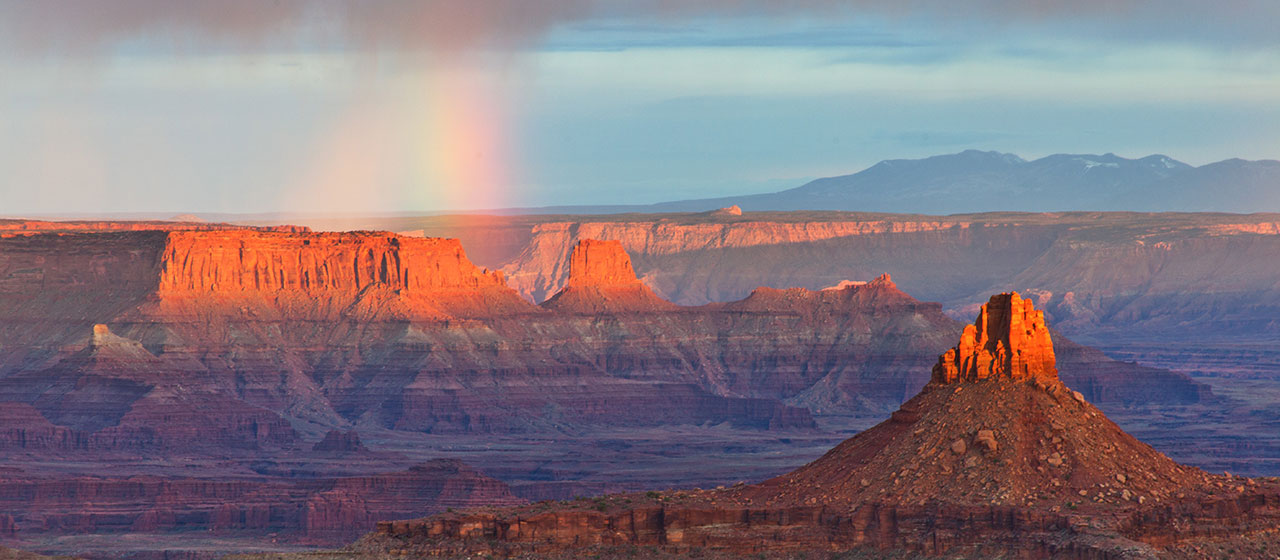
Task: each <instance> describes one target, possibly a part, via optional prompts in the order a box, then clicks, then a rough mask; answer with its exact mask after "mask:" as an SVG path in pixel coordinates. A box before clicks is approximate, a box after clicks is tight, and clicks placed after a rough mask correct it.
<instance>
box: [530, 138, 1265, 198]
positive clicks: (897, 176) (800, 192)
mask: <svg viewBox="0 0 1280 560" xmlns="http://www.w3.org/2000/svg"><path fill="white" fill-rule="evenodd" d="M732 205H737V206H740V207H741V208H742V209H743V210H746V211H764V210H775V211H777V210H846V211H866V212H899V213H920V214H961V213H974V212H992V211H1025V212H1057V211H1071V210H1106V211H1143V212H1153V211H1175V212H1240V213H1252V212H1277V211H1280V161H1275V160H1260V161H1246V160H1241V159H1229V160H1225V161H1220V162H1217V163H1211V164H1208V165H1204V166H1201V167H1193V166H1191V165H1187V164H1185V163H1182V162H1180V161H1177V160H1175V159H1172V158H1169V157H1167V156H1163V155H1151V156H1147V157H1144V158H1140V159H1127V158H1122V157H1120V156H1117V155H1115V154H1105V155H1100V156H1099V155H1087V154H1085V155H1076V154H1056V155H1051V156H1047V157H1043V158H1040V159H1036V160H1031V161H1027V160H1024V159H1022V158H1020V157H1018V156H1016V155H1014V154H1006V153H1000V152H982V151H978V150H966V151H964V152H960V153H958V154H949V155H941V156H934V157H929V158H925V159H895V160H885V161H882V162H880V163H877V164H875V165H873V166H871V167H869V168H867V169H864V170H862V171H859V172H857V173H854V174H852V175H841V176H838V177H827V178H823V179H816V180H814V181H810V182H809V183H806V184H804V185H801V186H799V187H796V188H793V189H788V190H784V191H780V192H776V193H767V194H754V195H742V196H727V197H719V198H707V199H697V200H680V201H673V202H664V203H659V204H651V205H634V206H560V207H547V208H537V209H521V210H518V211H514V212H512V213H520V214H526V213H572V214H577V213H618V212H701V211H706V210H713V209H716V208H722V207H727V206H732Z"/></svg>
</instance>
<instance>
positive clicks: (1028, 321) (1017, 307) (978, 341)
mask: <svg viewBox="0 0 1280 560" xmlns="http://www.w3.org/2000/svg"><path fill="white" fill-rule="evenodd" d="M1055 364H1056V359H1055V358H1054V355H1053V342H1052V341H1051V340H1050V339H1049V327H1047V326H1045V324H1044V312H1043V311H1039V310H1037V309H1035V307H1034V306H1033V305H1032V302H1031V300H1024V299H1022V298H1021V297H1019V296H1018V293H1017V292H1012V293H1005V294H1000V295H996V296H992V297H991V301H989V302H987V303H986V304H984V305H983V306H982V309H981V310H980V311H979V312H978V320H977V321H975V322H974V323H973V324H972V325H966V326H965V327H964V332H963V333H962V334H961V335H960V343H959V344H957V345H956V347H955V348H952V349H951V350H948V351H947V352H946V353H945V354H943V355H942V356H941V357H939V358H938V364H937V365H935V366H933V381H934V382H935V383H956V382H960V381H976V380H980V379H986V378H988V377H1004V378H1009V379H1013V380H1024V379H1038V380H1041V381H1046V382H1048V381H1056V380H1057V379H1058V368H1057V367H1056V365H1055Z"/></svg>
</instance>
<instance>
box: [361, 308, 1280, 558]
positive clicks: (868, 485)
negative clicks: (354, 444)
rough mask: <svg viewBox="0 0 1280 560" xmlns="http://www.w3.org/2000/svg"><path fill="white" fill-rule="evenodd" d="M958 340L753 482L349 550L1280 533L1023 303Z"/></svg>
mask: <svg viewBox="0 0 1280 560" xmlns="http://www.w3.org/2000/svg"><path fill="white" fill-rule="evenodd" d="M959 338H960V342H959V343H958V344H957V345H956V346H955V347H953V348H951V349H949V350H948V351H947V352H945V353H944V354H943V355H942V356H940V357H939V358H938V361H937V363H936V364H935V366H934V367H933V369H932V376H931V381H930V383H929V384H928V385H926V386H925V387H924V389H923V390H922V391H921V392H920V393H919V394H918V395H916V396H915V397H913V398H912V399H910V400H909V401H907V402H906V403H904V404H903V406H902V407H901V408H900V409H899V410H897V411H895V412H894V413H893V414H892V415H891V417H890V418H889V419H888V420H886V421H884V422H882V423H881V424H879V425H877V426H875V427H873V428H871V429H869V430H867V431H865V432H862V433H860V434H858V435H856V436H854V437H852V438H850V439H848V440H846V441H845V442H843V443H841V444H840V445H838V446H836V447H835V448H833V449H832V450H831V451H829V452H828V453H827V454H826V455H824V456H822V457H821V458H819V459H817V460H815V461H813V462H812V463H810V464H808V465H805V466H803V467H800V468H799V469H796V470H794V471H792V472H790V473H787V474H784V475H781V476H779V477H776V478H773V479H770V480H767V481H764V482H762V483H759V484H753V485H738V486H734V487H730V488H719V489H716V490H707V491H701V490H698V491H687V492H679V491H675V492H650V493H647V494H633V495H619V496H605V497H601V498H598V499H596V500H594V501H587V502H572V503H568V504H566V503H540V504H533V505H530V506H525V507H520V508H506V509H495V508H487V509H478V510H472V511H464V512H450V513H446V514H442V515H438V516H435V517H431V518H427V519H422V520H413V521H402V522H387V523H382V524H379V527H378V531H377V533H376V534H375V535H373V536H372V537H370V538H367V539H365V540H363V541H361V543H359V544H358V545H357V548H356V549H357V550H359V551H362V552H363V553H364V554H366V555H371V556H376V555H378V554H381V553H384V552H386V551H389V550H401V551H405V552H406V553H411V554H418V555H424V556H431V555H449V554H476V553H482V554H491V555H496V556H499V557H516V556H521V557H523V555H528V554H530V553H535V554H543V555H551V556H555V555H564V556H572V555H574V554H576V553H580V552H583V551H586V550H598V549H599V547H652V548H654V549H659V550H662V551H664V552H667V553H677V554H679V553H690V554H691V555H692V553H694V552H695V551H698V552H699V553H705V552H707V551H710V552H714V553H727V554H736V555H745V554H759V553H766V552H788V553H802V552H803V553H810V552H818V551H821V552H833V551H843V550H854V549H859V548H873V549H881V550H886V549H888V550H899V551H904V550H905V551H911V552H917V553H922V554H925V555H939V556H944V555H945V556H948V557H950V556H954V555H965V556H968V555H974V556H991V557H1004V556H1011V557H1018V558H1081V559H1084V558H1090V559H1098V558H1102V559H1111V558H1116V559H1119V558H1156V557H1158V556H1159V555H1160V554H1161V553H1162V550H1164V549H1167V548H1169V547H1175V546H1176V547H1179V550H1178V552H1179V553H1183V552H1184V551H1187V550H1191V549H1190V548H1188V546H1187V545H1194V544H1197V543H1202V542H1206V541H1210V540H1214V539H1222V538H1235V539H1244V540H1245V541H1247V539H1249V538H1253V537H1255V536H1256V537H1260V538H1263V539H1266V538H1268V535H1269V534H1271V533H1273V532H1274V529H1275V526H1276V523H1278V522H1280V483H1278V482H1276V481H1275V480H1254V479H1241V478H1236V477H1231V476H1229V475H1227V476H1213V475H1209V474H1207V473H1205V472H1203V471H1201V470H1199V469H1196V468H1193V467H1188V466H1184V465H1180V464H1178V463H1176V462H1174V461H1172V460H1170V459H1169V458H1168V457H1165V456H1164V455H1162V454H1160V453H1159V452H1157V451H1155V450H1154V449H1152V448H1151V447H1149V446H1147V445H1145V444H1143V443H1142V442H1140V441H1138V440H1137V439H1135V438H1133V437H1132V436H1130V435H1128V434H1126V433H1125V432H1124V431H1123V430H1121V429H1120V428H1119V427H1118V426H1116V425H1115V424H1114V423H1112V422H1111V421H1110V420H1108V419H1107V418H1106V416H1105V415H1103V413H1102V412H1101V411H1100V410H1099V409H1097V408H1096V407H1094V406H1092V405H1090V404H1089V403H1088V402H1087V401H1086V400H1085V398H1084V396H1083V395H1081V394H1080V393H1078V392H1076V391H1073V390H1072V389H1070V388H1069V387H1068V386H1067V385H1065V384H1064V383H1063V382H1062V381H1061V380H1059V378H1058V372H1057V368H1056V360H1055V356H1054V352H1053V345H1052V342H1051V340H1050V334H1049V330H1048V327H1047V326H1046V325H1045V322H1044V316H1043V313H1042V312H1040V311H1039V310H1036V309H1034V307H1033V306H1032V305H1031V302H1030V301H1026V300H1022V299H1021V298H1020V297H1019V296H1018V295H1017V294H1016V293H1006V294H1000V295H997V296H993V297H992V298H991V299H990V301H989V302H988V303H987V304H986V305H985V306H983V307H982V309H981V310H980V313H979V316H978V319H977V321H976V322H975V323H974V324H973V325H969V326H967V327H966V328H965V330H964V331H963V333H962V334H961V335H960V337H959ZM593 547H595V548H594V549H593ZM623 550H629V549H627V548H624V549H623ZM630 550H634V548H632V549H630Z"/></svg>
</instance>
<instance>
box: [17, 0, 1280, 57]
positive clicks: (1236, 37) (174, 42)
mask: <svg viewBox="0 0 1280 560" xmlns="http://www.w3.org/2000/svg"><path fill="white" fill-rule="evenodd" d="M867 15H871V16H876V17H887V18H911V19H923V20H926V21H928V22H929V23H930V24H932V25H935V26H937V27H939V28H953V29H956V30H960V31H963V30H965V29H969V28H975V27H976V28H978V29H981V28H983V27H988V26H995V27H1006V26H1012V27H1014V28H1018V27H1022V26H1026V27H1037V28H1044V27H1048V28H1053V29H1054V30H1055V31H1056V32H1061V33H1065V34H1069V35H1071V34H1076V35H1086V36H1097V35H1102V36H1108V37H1114V38H1122V39H1126V40H1159V41H1173V42H1181V41H1202V42H1214V43H1226V44H1260V45H1275V44H1280V34H1277V33H1275V32H1274V28H1273V22H1275V21H1276V20H1277V18H1280V3H1277V2H1274V1H1271V0H1226V1H1220V2H1203V1H1200V0H861V1H852V2H848V1H844V2H841V1H835V0H799V1H791V2H770V1H763V0H713V1H698V2H689V1H684V0H649V1H594V2H593V1H588V0H550V1H528V0H446V1H440V0H436V1H431V0H424V1H404V0H365V1H361V2H344V1H340V0H269V1H264V0H218V1H215V2H202V1H195V2H188V1H174V0H103V1H92V2H85V1H83V0H34V1H33V0H0V41H3V42H7V43H8V44H9V45H10V46H11V47H14V48H16V49H17V52H20V53H27V54H47V53H62V54H94V53H96V52H98V51H100V50H101V49H105V48H111V47H112V46H114V45H116V44H117V43H119V42H121V41H130V40H155V41H161V42H164V43H167V44H169V45H170V46H174V47H178V48H183V47H189V48H206V47H219V48H232V49H245V50H253V49H257V48H266V47H276V48H278V47H280V46H289V45H293V46H304V47H314V48H374V49H379V50H388V51H399V50H420V49H433V50H452V49H465V48H473V47H487V48H509V47H516V46H523V45H528V44H530V43H532V42H534V41H536V40H537V39H539V38H540V37H542V36H543V35H544V34H545V33H546V32H547V31H548V30H550V29H552V28H554V27H556V26H557V25H565V24H573V23H577V22H582V21H586V20H591V19H600V18H605V19H607V18H629V19H631V20H633V21H634V20H636V19H647V20H655V21H665V22H667V23H670V22H672V21H681V20H686V19H696V18H750V17H769V18H777V17H789V18H793V17H821V18H837V19H847V20H848V19H857V18H858V17H862V16H867Z"/></svg>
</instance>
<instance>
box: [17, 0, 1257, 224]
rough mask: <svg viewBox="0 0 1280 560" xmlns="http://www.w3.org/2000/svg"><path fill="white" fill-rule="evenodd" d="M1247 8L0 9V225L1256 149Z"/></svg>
mask: <svg viewBox="0 0 1280 560" xmlns="http://www.w3.org/2000/svg"><path fill="white" fill-rule="evenodd" d="M1275 21H1280V2H1274V1H1271V0H1236V1H1232V0H1225V1H1219V2H1202V1H1199V0H1162V1H1140V0H1109V1H1101V0H1074V1H1063V0H1029V1H1028V0H1022V1H1015V0H896V1H889V0H852V1H845V2H833V1H821V0H797V1H793V2H786V3H781V2H766V1H761V0H712V1H706V2H682V1H676V0H651V1H645V0H632V1H627V2H621V1H617V2H614V1H595V2H593V1H587V0H545V1H532V2H531V1H527V0H466V1H456V2H452V1H450V2H445V1H430V0H424V1H417V2H412V1H404V0H367V1H364V2H359V3H354V2H352V3H348V2H342V1H339V0H312V1H306V0H272V1H269V2H263V1H260V0H221V1H219V2H194V1H193V2H179V1H173V0H101V1H97V2H83V1H80V0H40V1H38V2H32V1H29V0H0V215H6V216H23V215H30V216H38V215H72V214H108V213H127V212H153V213H167V212H172V213H174V214H179V213H188V212H219V213H228V212H233V213H262V212H271V213H279V212H286V213H378V212H393V211H394V212H419V211H421V212H447V211H458V210H475V209H485V208H507V207H530V206H545V205H564V204H622V203H650V202H659V201H666V200H678V199H687V198H705V197H715V196H724V195H731V194H749V193H758V192H772V191H777V190H782V189H785V188H790V187H794V186H798V185H800V184H803V183H804V182H806V181H807V180H809V179H812V178H816V177H823V176H831V175H841V174H847V173H852V172H856V171H858V170H861V169H863V168H865V167H868V166H870V165H872V164H874V163H875V162H877V161H880V160H884V159H898V158H915V157H927V156H930V155H937V154H943V153H954V152H958V151H962V150H964V149H970V148H974V149H982V150H998V151H1002V152H1011V153H1016V154H1018V155H1020V156H1022V157H1024V158H1028V159H1030V158H1034V157H1039V156H1044V155H1049V154H1052V153H1097V154H1101V153H1107V152H1114V153H1116V154H1119V155H1121V156H1125V157H1142V156H1145V155H1149V154H1153V153H1160V154H1165V155H1168V156H1170V157H1173V158H1176V159H1179V160H1182V161H1185V162H1187V163H1190V164H1193V165H1202V164H1205V163H1210V162H1213V161H1218V160H1222V159H1227V158H1232V157H1240V158H1245V159H1277V158H1280V134H1277V131H1280V102H1277V101H1280V33H1276V32H1275V31H1274V28H1273V24H1274V22H1275Z"/></svg>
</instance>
